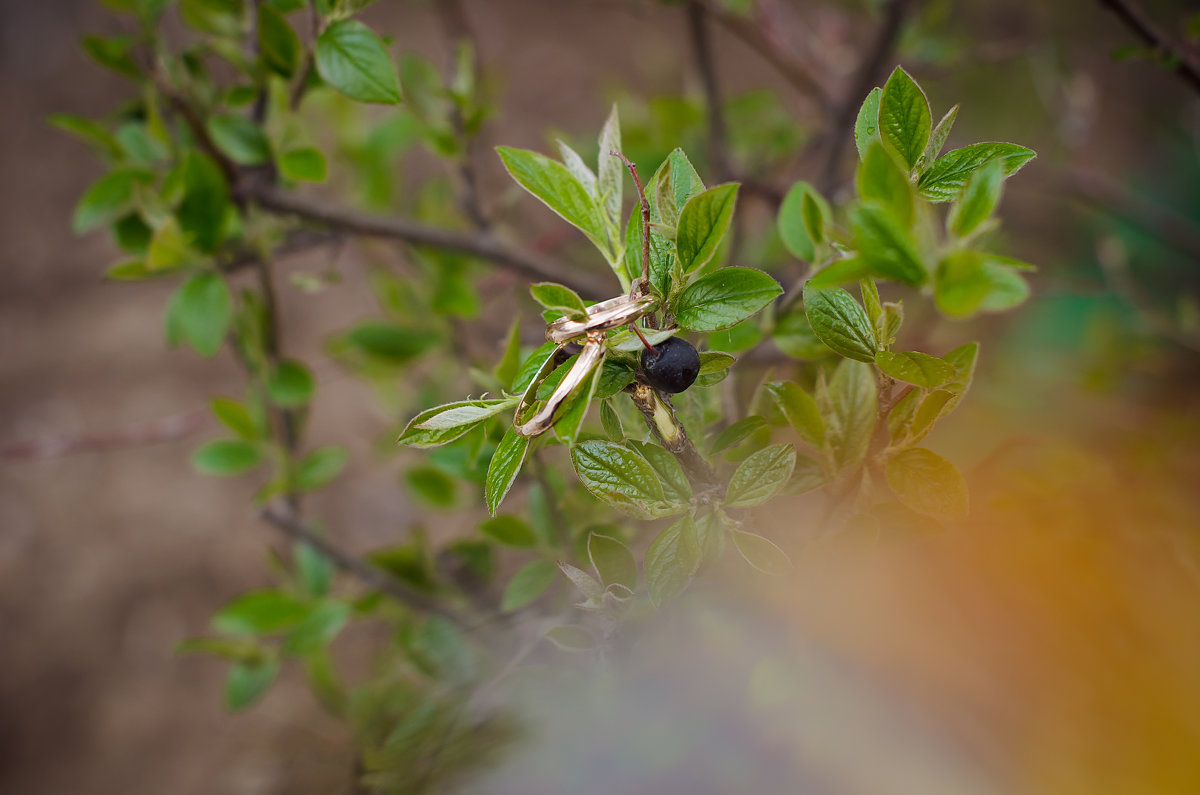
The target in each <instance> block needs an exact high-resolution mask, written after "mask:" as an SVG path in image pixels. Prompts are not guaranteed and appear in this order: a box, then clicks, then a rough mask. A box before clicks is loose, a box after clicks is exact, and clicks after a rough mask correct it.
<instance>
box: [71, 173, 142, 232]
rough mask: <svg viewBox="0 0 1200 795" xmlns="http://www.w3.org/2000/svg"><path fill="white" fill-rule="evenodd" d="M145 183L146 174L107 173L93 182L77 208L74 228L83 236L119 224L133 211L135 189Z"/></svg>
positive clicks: (72, 227)
mask: <svg viewBox="0 0 1200 795" xmlns="http://www.w3.org/2000/svg"><path fill="white" fill-rule="evenodd" d="M145 181H146V175H145V174H144V173H142V172H139V171H133V170H129V169H120V170H117V171H112V172H110V173H108V174H105V175H104V176H103V177H101V178H100V179H98V180H96V181H95V182H94V183H92V185H91V187H89V188H88V189H87V191H86V192H85V193H84V194H83V198H82V199H80V200H79V204H77V205H76V206H75V214H74V216H73V217H72V218H71V229H72V230H74V232H75V234H79V235H81V234H83V233H84V232H90V231H91V230H93V229H96V228H97V227H101V226H106V225H108V224H110V223H112V222H113V221H116V220H117V219H118V218H120V217H121V216H123V215H125V214H126V213H127V212H129V211H130V210H131V209H132V208H133V198H134V189H135V188H136V186H137V185H138V183H141V182H145Z"/></svg>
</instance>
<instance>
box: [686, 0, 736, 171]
mask: <svg viewBox="0 0 1200 795" xmlns="http://www.w3.org/2000/svg"><path fill="white" fill-rule="evenodd" d="M687 21H688V36H689V39H690V40H691V47H692V56H693V57H694V58H695V61H696V71H697V72H699V73H700V85H701V87H702V88H703V90H704V105H705V111H706V112H707V115H708V157H709V160H711V161H712V165H713V170H714V171H716V172H717V181H718V182H727V181H728V180H729V179H730V178H731V177H732V175H733V171H734V169H733V163H732V161H731V159H730V155H729V143H728V142H729V134H728V131H727V129H726V125H725V114H724V110H723V108H722V106H721V88H720V86H719V85H718V84H717V69H716V59H715V57H714V56H713V50H712V41H711V39H710V38H709V35H708V25H707V21H706V20H705V18H704V4H703V3H702V2H701V0H688V4H687Z"/></svg>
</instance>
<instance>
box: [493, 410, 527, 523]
mask: <svg viewBox="0 0 1200 795" xmlns="http://www.w3.org/2000/svg"><path fill="white" fill-rule="evenodd" d="M529 441H530V440H529V437H527V436H520V435H518V434H517V431H516V429H515V428H513V427H512V426H509V428H508V429H507V430H506V431H505V432H504V438H503V439H501V440H500V444H499V445H498V446H497V447H496V452H495V453H493V454H492V460H491V463H490V464H488V471H487V479H486V480H485V481H484V489H483V494H484V498H485V500H486V501H487V506H488V513H490V514H492V515H493V516H495V514H496V509H497V508H498V507H500V502H501V501H502V500H503V499H504V497H505V495H506V494H508V490H509V489H511V488H512V484H513V482H515V481H516V479H517V475H518V474H519V473H520V472H521V466H522V465H523V464H524V463H525V454H526V453H528V452H529Z"/></svg>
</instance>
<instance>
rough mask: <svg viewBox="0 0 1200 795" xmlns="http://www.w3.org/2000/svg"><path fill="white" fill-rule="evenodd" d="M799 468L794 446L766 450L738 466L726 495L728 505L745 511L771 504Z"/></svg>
mask: <svg viewBox="0 0 1200 795" xmlns="http://www.w3.org/2000/svg"><path fill="white" fill-rule="evenodd" d="M795 466H796V448H794V447H792V446H791V445H790V444H775V445H771V446H770V447H764V448H763V449H762V450H759V451H758V452H757V453H755V454H754V455H752V456H750V457H749V458H747V459H746V460H745V461H743V462H742V463H741V464H739V465H738V468H737V469H736V470H735V471H734V473H733V477H732V478H731V479H730V481H729V489H728V490H727V491H726V492H725V504H726V505H727V506H729V507H731V508H745V507H748V506H751V505H758V504H759V503H761V502H765V501H767V500H768V499H770V498H771V497H773V496H774V495H775V492H777V491H779V489H780V488H782V487H783V484H784V483H787V480H788V478H790V477H791V476H792V469H793V468H794V467H795Z"/></svg>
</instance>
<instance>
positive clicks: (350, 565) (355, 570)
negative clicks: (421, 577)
mask: <svg viewBox="0 0 1200 795" xmlns="http://www.w3.org/2000/svg"><path fill="white" fill-rule="evenodd" d="M261 516H262V519H263V521H265V522H266V523H267V524H269V525H271V526H273V527H275V528H276V529H278V530H280V531H282V532H283V533H284V535H286V536H287V537H288V538H290V539H291V540H293V541H302V542H304V543H306V544H308V545H310V546H312V547H313V548H314V549H316V550H317V551H318V552H320V553H321V554H322V555H324V556H325V557H327V558H329V560H330V561H332V562H333V564H334V565H335V566H337V567H338V568H339V569H341V570H342V571H344V572H346V573H348V574H353V575H354V576H355V577H357V578H358V579H359V580H361V581H362V582H363V583H364V584H366V585H367V586H368V587H370V588H372V589H374V590H376V591H379V592H381V593H384V594H386V595H388V596H390V597H392V598H393V599H395V600H396V601H397V602H400V603H402V604H406V605H408V606H409V607H412V608H414V609H417V610H421V611H423V612H426V613H434V614H436V615H439V616H442V617H443V618H446V619H449V620H450V621H453V622H454V623H456V624H458V625H459V626H469V625H470V623H471V622H469V621H468V620H467V618H466V617H465V616H462V615H460V614H459V613H458V612H457V611H455V610H452V609H451V608H449V607H447V606H446V605H444V604H442V603H441V602H439V601H437V600H436V599H434V598H432V597H430V596H426V595H425V594H423V593H421V592H420V591H418V590H415V589H414V588H411V587H410V586H408V585H406V584H405V583H403V582H402V581H400V580H397V579H396V578H394V577H392V576H391V575H390V574H388V573H387V572H386V571H384V570H383V569H380V568H378V567H377V566H374V565H372V564H370V563H368V562H367V561H365V560H363V559H362V558H358V557H355V556H354V555H352V554H350V553H349V552H346V551H345V550H343V549H342V548H340V547H338V546H336V545H334V544H333V543H332V542H331V541H329V539H327V538H325V537H324V536H322V535H319V534H317V533H316V532H315V531H313V530H312V529H311V528H310V527H309V526H308V525H306V524H304V523H303V522H300V521H298V520H296V519H294V518H292V517H291V516H287V515H285V514H283V513H280V512H279V511H276V510H273V509H271V508H267V509H265V510H263V512H262V514H261Z"/></svg>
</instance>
